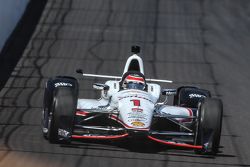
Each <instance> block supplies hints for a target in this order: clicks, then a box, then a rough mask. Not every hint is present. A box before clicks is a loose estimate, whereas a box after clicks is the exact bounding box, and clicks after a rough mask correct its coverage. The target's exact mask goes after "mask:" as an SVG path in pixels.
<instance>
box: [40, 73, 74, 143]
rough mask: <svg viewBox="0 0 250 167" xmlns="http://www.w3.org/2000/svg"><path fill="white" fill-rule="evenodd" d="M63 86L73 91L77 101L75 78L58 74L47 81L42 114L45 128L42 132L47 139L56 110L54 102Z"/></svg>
mask: <svg viewBox="0 0 250 167" xmlns="http://www.w3.org/2000/svg"><path fill="white" fill-rule="evenodd" d="M62 83H66V84H62ZM62 88H64V89H68V91H70V92H72V97H71V98H74V103H77V98H78V82H77V80H76V79H75V78H73V77H67V76H57V77H55V78H50V79H49V80H48V81H47V83H46V86H45V91H44V102H43V114H42V129H43V130H42V133H43V136H44V138H45V139H49V136H51V134H48V133H49V126H50V123H51V120H52V117H53V112H54V110H55V107H54V102H55V98H58V97H57V96H58V91H59V90H61V89H62ZM59 92H60V91H59ZM59 94H60V93H59ZM59 99H60V97H59ZM72 107H73V108H74V107H76V104H74V105H72ZM51 130H52V131H53V127H52V129H50V131H51ZM52 136H53V135H52ZM52 138H53V137H52ZM49 140H50V139H49Z"/></svg>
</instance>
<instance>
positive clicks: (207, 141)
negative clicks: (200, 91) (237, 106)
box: [195, 98, 223, 155]
mask: <svg viewBox="0 0 250 167" xmlns="http://www.w3.org/2000/svg"><path fill="white" fill-rule="evenodd" d="M222 116H223V104H222V101H221V100H220V99H215V98H206V99H204V101H203V102H201V103H200V104H199V109H198V120H197V126H196V133H195V145H202V146H203V147H204V149H203V150H195V152H196V153H197V154H210V155H216V154H217V153H218V151H219V146H220V136H221V127H222Z"/></svg>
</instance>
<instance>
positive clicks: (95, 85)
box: [93, 83, 109, 91]
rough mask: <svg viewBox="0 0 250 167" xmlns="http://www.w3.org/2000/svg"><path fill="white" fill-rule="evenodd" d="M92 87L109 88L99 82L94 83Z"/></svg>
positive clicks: (98, 88)
mask: <svg viewBox="0 0 250 167" xmlns="http://www.w3.org/2000/svg"><path fill="white" fill-rule="evenodd" d="M93 88H94V89H97V90H106V91H107V90H109V86H108V85H106V84H101V83H94V84H93Z"/></svg>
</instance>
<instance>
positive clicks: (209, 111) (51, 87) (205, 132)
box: [42, 46, 223, 154]
mask: <svg viewBox="0 0 250 167" xmlns="http://www.w3.org/2000/svg"><path fill="white" fill-rule="evenodd" d="M132 52H133V55H132V56H130V57H129V58H128V59H127V62H126V64H125V68H124V72H123V74H122V76H121V77H119V76H108V75H97V74H85V73H83V71H82V70H81V69H78V70H77V73H80V74H81V75H83V76H85V77H102V78H109V79H111V80H108V81H106V82H105V83H104V84H103V83H94V84H93V88H94V89H97V90H100V91H101V97H100V98H99V99H82V98H79V97H78V87H79V86H78V81H77V80H76V79H75V78H73V77H68V76H57V77H54V78H50V79H49V80H48V81H47V82H46V86H45V94H44V108H43V112H42V113H43V114H42V130H43V135H44V137H45V138H46V139H48V140H49V142H51V143H61V142H64V143H69V142H70V141H72V140H74V139H78V140H79V139H103V140H111V139H112V140H113V139H122V138H132V139H133V138H142V139H145V140H152V141H155V142H158V143H162V144H165V145H169V146H173V147H181V148H188V149H193V150H195V152H196V153H199V154H216V153H217V152H218V149H219V144H220V135H221V126H222V112H223V108H222V102H221V100H219V99H216V98H212V97H211V94H210V92H209V91H208V90H204V89H200V88H197V87H193V86H182V87H179V88H177V89H161V86H160V85H159V84H157V83H159V82H167V83H171V82H172V81H169V80H159V79H147V78H145V76H144V67H143V61H142V59H141V58H140V57H139V56H138V53H139V52H140V48H139V47H138V46H133V47H132ZM161 95H163V96H166V98H165V99H166V100H164V101H162V102H161V101H160V100H159V99H160V96H161ZM169 96H173V104H171V105H170V104H168V102H167V99H168V97H169Z"/></svg>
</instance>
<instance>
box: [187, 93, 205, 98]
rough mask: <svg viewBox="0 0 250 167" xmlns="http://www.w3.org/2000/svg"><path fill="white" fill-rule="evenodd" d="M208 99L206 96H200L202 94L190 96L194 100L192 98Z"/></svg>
mask: <svg viewBox="0 0 250 167" xmlns="http://www.w3.org/2000/svg"><path fill="white" fill-rule="evenodd" d="M196 97H197V98H206V96H204V95H200V94H194V93H193V94H189V98H190V99H192V98H196Z"/></svg>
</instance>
